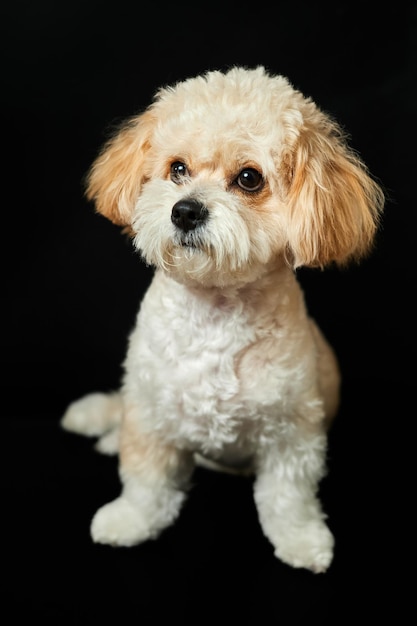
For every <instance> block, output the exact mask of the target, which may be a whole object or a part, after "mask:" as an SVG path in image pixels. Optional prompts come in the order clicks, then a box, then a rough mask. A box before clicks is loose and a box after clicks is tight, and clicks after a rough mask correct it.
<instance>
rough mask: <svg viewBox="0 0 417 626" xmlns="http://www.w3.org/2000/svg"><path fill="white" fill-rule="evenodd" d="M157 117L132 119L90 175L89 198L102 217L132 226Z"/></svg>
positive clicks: (146, 115)
mask: <svg viewBox="0 0 417 626" xmlns="http://www.w3.org/2000/svg"><path fill="white" fill-rule="evenodd" d="M154 124H155V116H154V114H153V113H152V111H151V110H147V111H145V112H144V113H142V114H141V115H138V116H135V117H133V118H131V119H129V120H128V121H127V122H125V123H124V124H123V126H122V127H121V128H120V129H119V130H118V132H117V133H115V134H114V136H113V137H112V138H111V139H110V140H109V141H107V143H106V144H105V145H104V147H103V149H102V150H101V152H100V154H99V156H98V157H97V159H96V160H95V161H94V163H93V165H92V167H91V169H90V171H89V173H88V175H87V180H86V182H87V186H86V196H87V198H88V199H89V200H92V201H94V203H95V206H96V209H97V211H98V212H99V213H101V214H102V215H104V216H105V217H107V218H108V219H110V220H111V221H112V222H114V223H115V224H118V225H120V226H129V225H130V221H131V215H132V212H133V209H134V206H135V202H136V199H137V197H138V195H139V192H140V187H141V185H142V184H143V181H144V178H145V171H144V163H145V156H146V153H147V151H148V149H149V146H150V143H149V140H150V136H151V132H152V130H153V128H154Z"/></svg>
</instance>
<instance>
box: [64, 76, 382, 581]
mask: <svg viewBox="0 0 417 626" xmlns="http://www.w3.org/2000/svg"><path fill="white" fill-rule="evenodd" d="M87 196H88V198H90V199H91V200H93V201H94V202H95V206H96V208H97V210H98V211H99V212H100V213H102V214H103V215H105V216H106V217H108V218H109V219H110V220H112V221H113V222H114V223H115V224H118V225H120V226H122V227H124V228H125V229H126V230H128V231H129V233H130V234H131V235H132V240H133V244H134V246H135V248H136V249H137V250H138V252H139V253H140V254H141V256H142V257H143V259H144V261H145V262H146V263H147V264H149V265H151V266H153V267H154V268H155V274H154V278H153V281H152V283H151V285H150V287H149V289H148V291H147V293H146V294H145V297H144V299H143V301H142V303H141V307H140V310H139V313H138V317H137V324H136V328H135V329H134V331H133V332H132V334H131V337H130V342H129V349H128V353H127V357H126V360H125V363H124V371H125V374H124V378H123V383H122V386H121V389H120V391H119V392H117V393H114V394H108V395H106V394H102V393H95V394H91V395H88V396H86V397H84V398H82V399H81V400H78V401H76V402H74V403H73V404H71V405H70V407H69V408H68V410H67V412H66V414H65V415H64V417H63V420H62V426H63V427H64V428H65V429H67V430H69V431H73V432H78V433H82V434H85V435H90V436H99V437H100V440H99V442H98V448H99V449H100V450H101V451H102V452H107V453H111V452H118V453H119V456H120V478H121V481H122V485H123V488H122V492H121V495H120V497H118V498H117V499H116V500H114V501H113V502H110V503H108V504H106V505H104V506H103V507H102V508H100V509H99V510H98V511H97V513H96V514H95V516H94V518H93V520H92V526H91V534H92V538H93V540H94V541H95V542H100V543H104V544H111V545H114V546H131V545H134V544H138V543H140V542H142V541H145V540H147V539H150V538H155V537H157V536H158V534H159V533H160V532H161V531H162V530H163V529H164V528H166V527H167V526H168V525H170V524H172V522H173V521H174V520H175V519H176V518H177V516H178V514H179V512H180V509H181V505H182V504H183V502H184V499H185V497H186V493H187V487H188V485H189V481H190V477H191V474H192V472H193V468H194V467H195V463H196V462H198V461H200V462H203V463H206V464H207V465H209V466H211V465H212V466H214V467H221V468H223V469H225V470H226V471H228V470H229V471H236V470H242V471H251V472H253V474H254V498H255V502H256V506H257V510H258V513H259V520H260V523H261V525H262V528H263V531H264V533H265V535H266V536H267V537H268V539H269V540H270V542H271V543H272V545H273V547H274V550H275V554H276V556H277V557H279V558H280V559H282V561H284V562H286V563H288V564H290V565H292V566H294V567H304V568H308V569H310V570H312V571H313V572H324V571H325V570H326V569H327V568H328V566H329V565H330V563H331V560H332V555H333V543H334V540H333V536H332V534H331V532H330V530H329V529H328V527H327V525H326V523H325V521H324V520H325V515H324V513H323V511H322V509H321V505H320V502H319V500H318V498H317V489H318V484H319V481H320V479H321V478H322V477H323V475H324V473H325V464H326V429H327V426H328V424H329V421H330V420H331V418H332V417H333V416H334V415H335V413H336V411H337V409H338V402H339V384H340V376H339V370H338V365H337V361H336V359H335V356H334V354H333V352H332V349H331V348H330V347H329V345H328V344H327V343H326V341H325V339H324V338H323V336H322V334H321V332H320V331H319V330H318V328H317V326H316V325H315V323H314V321H313V320H312V319H310V317H309V315H308V313H307V311H306V306H305V303H304V298H303V293H302V291H301V289H300V286H299V283H298V282H297V278H296V274H295V269H296V268H299V267H302V266H309V267H319V268H322V267H325V266H327V265H329V264H337V265H342V264H346V263H347V262H348V261H350V260H352V261H357V260H359V259H360V258H361V257H363V256H364V255H365V254H366V253H368V252H369V250H370V249H371V246H372V243H373V241H374V236H375V233H376V229H377V227H378V221H379V216H380V214H381V211H382V208H383V203H384V197H383V193H382V191H381V189H380V187H379V186H378V185H377V184H376V183H375V182H374V181H373V179H372V178H371V177H370V175H369V173H368V172H367V169H366V167H365V166H364V164H363V163H362V162H361V160H360V159H359V158H358V156H357V155H356V154H355V153H354V152H353V151H352V150H351V149H350V148H349V147H348V145H347V143H346V140H345V138H344V136H343V133H342V132H341V130H340V128H339V126H338V125H337V124H336V123H335V121H333V120H332V119H331V118H330V117H329V116H328V115H326V114H325V113H323V112H322V111H321V110H320V109H319V108H318V107H317V106H316V105H315V104H314V103H313V102H312V100H311V99H309V98H306V97H304V96H303V95H302V94H301V93H300V92H299V91H297V90H295V89H294V88H293V87H292V86H291V84H290V83H289V82H288V80H287V79H286V78H284V77H282V76H273V75H270V74H269V73H268V72H266V71H265V69H264V68H262V67H257V68H255V69H247V68H241V67H234V68H232V69H230V70H229V71H227V72H225V73H221V72H219V71H211V72H208V73H206V74H205V75H202V76H198V77H195V78H191V79H188V80H185V81H184V82H180V83H178V84H176V85H174V86H173V87H168V88H162V89H160V90H159V91H158V93H157V94H156V97H155V99H154V101H153V103H152V104H151V105H150V106H149V107H148V109H147V110H146V111H144V112H143V113H142V114H140V115H137V116H136V117H133V118H132V119H130V120H128V121H127V122H126V123H125V124H124V125H123V126H122V127H121V128H120V129H119V131H118V132H117V133H115V134H114V136H113V137H112V138H111V139H110V140H109V141H108V142H107V144H106V145H105V146H104V149H103V151H102V152H101V154H100V155H99V156H98V158H97V160H96V161H95V163H94V164H93V166H92V169H91V171H90V173H89V178H88V186H87ZM133 288H135V287H133Z"/></svg>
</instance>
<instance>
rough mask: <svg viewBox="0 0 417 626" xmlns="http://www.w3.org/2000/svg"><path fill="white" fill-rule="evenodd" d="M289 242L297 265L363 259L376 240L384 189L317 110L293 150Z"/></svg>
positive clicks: (331, 124)
mask: <svg viewBox="0 0 417 626" xmlns="http://www.w3.org/2000/svg"><path fill="white" fill-rule="evenodd" d="M291 152H292V154H291V157H290V162H291V175H290V184H289V195H288V199H289V223H288V241H289V248H290V251H291V256H292V261H293V265H294V267H301V266H303V265H304V266H312V267H313V266H316V267H317V266H318V267H324V266H325V265H327V264H329V263H331V262H335V263H337V264H339V265H343V264H345V263H346V262H347V261H349V260H359V258H360V257H362V256H363V255H365V254H366V253H367V252H368V251H369V249H370V247H371V245H372V242H373V240H374V236H375V233H376V230H377V227H378V222H379V216H380V213H381V211H382V208H383V204H384V194H383V192H382V189H381V188H380V187H379V185H377V184H376V182H375V181H374V180H373V179H372V178H371V177H370V175H369V173H368V171H367V168H366V166H365V165H364V164H363V163H362V161H361V160H360V158H359V157H358V156H357V155H356V154H355V153H354V152H353V150H351V149H350V148H349V147H348V145H347V143H346V140H345V138H344V137H343V135H342V132H341V129H340V128H339V126H338V125H337V124H336V123H335V122H334V121H333V120H331V119H330V118H329V117H327V116H326V115H324V114H323V113H322V112H321V111H319V110H318V109H315V110H314V113H313V115H311V117H310V119H308V120H307V121H306V120H305V125H304V127H303V129H302V130H301V132H300V136H299V137H298V139H297V143H296V145H295V147H294V148H293V150H292V151H291Z"/></svg>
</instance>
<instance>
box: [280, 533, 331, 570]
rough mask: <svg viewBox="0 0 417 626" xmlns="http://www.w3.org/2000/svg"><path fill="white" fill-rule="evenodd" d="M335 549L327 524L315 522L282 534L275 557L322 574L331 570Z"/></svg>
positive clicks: (293, 565)
mask: <svg viewBox="0 0 417 626" xmlns="http://www.w3.org/2000/svg"><path fill="white" fill-rule="evenodd" d="M333 548H334V537H333V535H332V533H331V532H330V530H329V529H328V528H327V526H326V524H325V523H324V522H322V521H318V520H314V521H311V522H308V523H306V524H305V525H303V526H301V527H300V526H298V527H295V528H291V529H290V530H287V531H285V532H282V533H281V534H280V536H279V538H278V540H277V541H276V549H275V556H277V557H278V558H279V559H281V560H282V561H283V562H284V563H287V564H288V565H291V566H292V567H304V568H306V569H309V570H311V571H312V572H314V573H315V574H320V573H323V572H325V571H326V570H327V569H328V568H329V566H330V564H331V562H332V559H333Z"/></svg>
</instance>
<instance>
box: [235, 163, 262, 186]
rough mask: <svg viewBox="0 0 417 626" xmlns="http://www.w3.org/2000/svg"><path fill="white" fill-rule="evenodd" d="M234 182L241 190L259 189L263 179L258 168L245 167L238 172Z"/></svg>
mask: <svg viewBox="0 0 417 626" xmlns="http://www.w3.org/2000/svg"><path fill="white" fill-rule="evenodd" d="M235 182H236V184H237V185H238V186H239V187H240V188H241V189H243V191H259V190H260V189H261V188H262V187H263V184H264V179H263V178H262V174H261V173H260V172H258V170H255V169H254V168H253V167H246V168H245V169H244V170H242V171H241V172H239V174H238V176H237V177H236V181H235Z"/></svg>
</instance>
